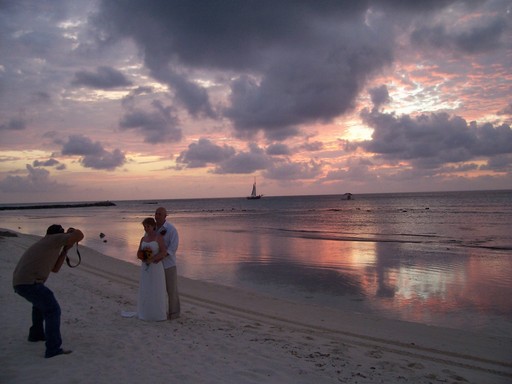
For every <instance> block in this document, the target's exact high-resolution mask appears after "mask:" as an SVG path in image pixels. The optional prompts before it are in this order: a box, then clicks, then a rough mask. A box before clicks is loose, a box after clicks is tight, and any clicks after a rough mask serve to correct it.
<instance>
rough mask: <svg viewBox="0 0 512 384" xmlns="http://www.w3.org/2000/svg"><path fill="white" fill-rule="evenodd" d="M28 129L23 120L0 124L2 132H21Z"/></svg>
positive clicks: (12, 120)
mask: <svg viewBox="0 0 512 384" xmlns="http://www.w3.org/2000/svg"><path fill="white" fill-rule="evenodd" d="M26 127H27V125H26V122H25V120H23V119H11V120H9V121H8V122H7V123H4V124H0V131H21V130H24V129H25V128H26Z"/></svg>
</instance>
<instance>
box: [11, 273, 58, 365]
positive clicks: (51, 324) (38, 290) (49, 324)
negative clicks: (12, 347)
mask: <svg viewBox="0 0 512 384" xmlns="http://www.w3.org/2000/svg"><path fill="white" fill-rule="evenodd" d="M14 291H15V292H16V293H17V294H18V295H20V296H21V297H23V298H25V299H27V300H28V301H29V302H31V303H32V327H31V328H30V334H29V337H30V336H31V337H36V338H37V337H39V338H41V337H45V338H46V355H45V356H46V357H52V356H55V355H57V354H59V353H60V352H61V348H60V346H61V345H62V339H61V336H60V306H59V303H58V302H57V300H56V299H55V296H54V295H53V292H52V291H51V290H50V289H48V288H47V287H46V286H45V285H44V284H41V283H36V284H20V285H16V286H15V287H14ZM43 321H44V332H43Z"/></svg>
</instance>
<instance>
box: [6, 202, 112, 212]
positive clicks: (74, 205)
mask: <svg viewBox="0 0 512 384" xmlns="http://www.w3.org/2000/svg"><path fill="white" fill-rule="evenodd" d="M115 206H116V204H115V203H113V202H111V201H98V202H95V203H62V204H35V205H2V206H0V211H15V210H23V209H53V208H89V207H115Z"/></svg>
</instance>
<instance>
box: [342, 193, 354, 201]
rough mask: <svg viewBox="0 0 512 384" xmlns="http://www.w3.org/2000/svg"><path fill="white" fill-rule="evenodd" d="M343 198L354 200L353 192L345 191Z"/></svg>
mask: <svg viewBox="0 0 512 384" xmlns="http://www.w3.org/2000/svg"><path fill="white" fill-rule="evenodd" d="M341 200H352V194H351V193H348V192H347V193H344V194H343V195H341Z"/></svg>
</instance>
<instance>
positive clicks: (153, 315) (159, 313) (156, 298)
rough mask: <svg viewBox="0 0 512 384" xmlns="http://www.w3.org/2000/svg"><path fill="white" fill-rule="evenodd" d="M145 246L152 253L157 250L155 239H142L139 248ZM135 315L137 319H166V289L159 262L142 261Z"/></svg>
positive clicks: (154, 253)
mask: <svg viewBox="0 0 512 384" xmlns="http://www.w3.org/2000/svg"><path fill="white" fill-rule="evenodd" d="M147 247H150V248H151V250H152V251H153V255H156V254H157V253H158V252H159V249H158V243H157V242H156V241H151V242H149V243H147V242H145V241H143V242H142V244H141V249H144V248H147ZM137 315H138V317H139V319H141V320H146V321H162V320H167V291H166V287H165V272H164V267H163V264H162V263H161V262H159V263H156V264H153V263H151V264H149V265H147V264H146V263H144V262H142V265H141V268H140V284H139V300H138V303H137Z"/></svg>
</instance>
